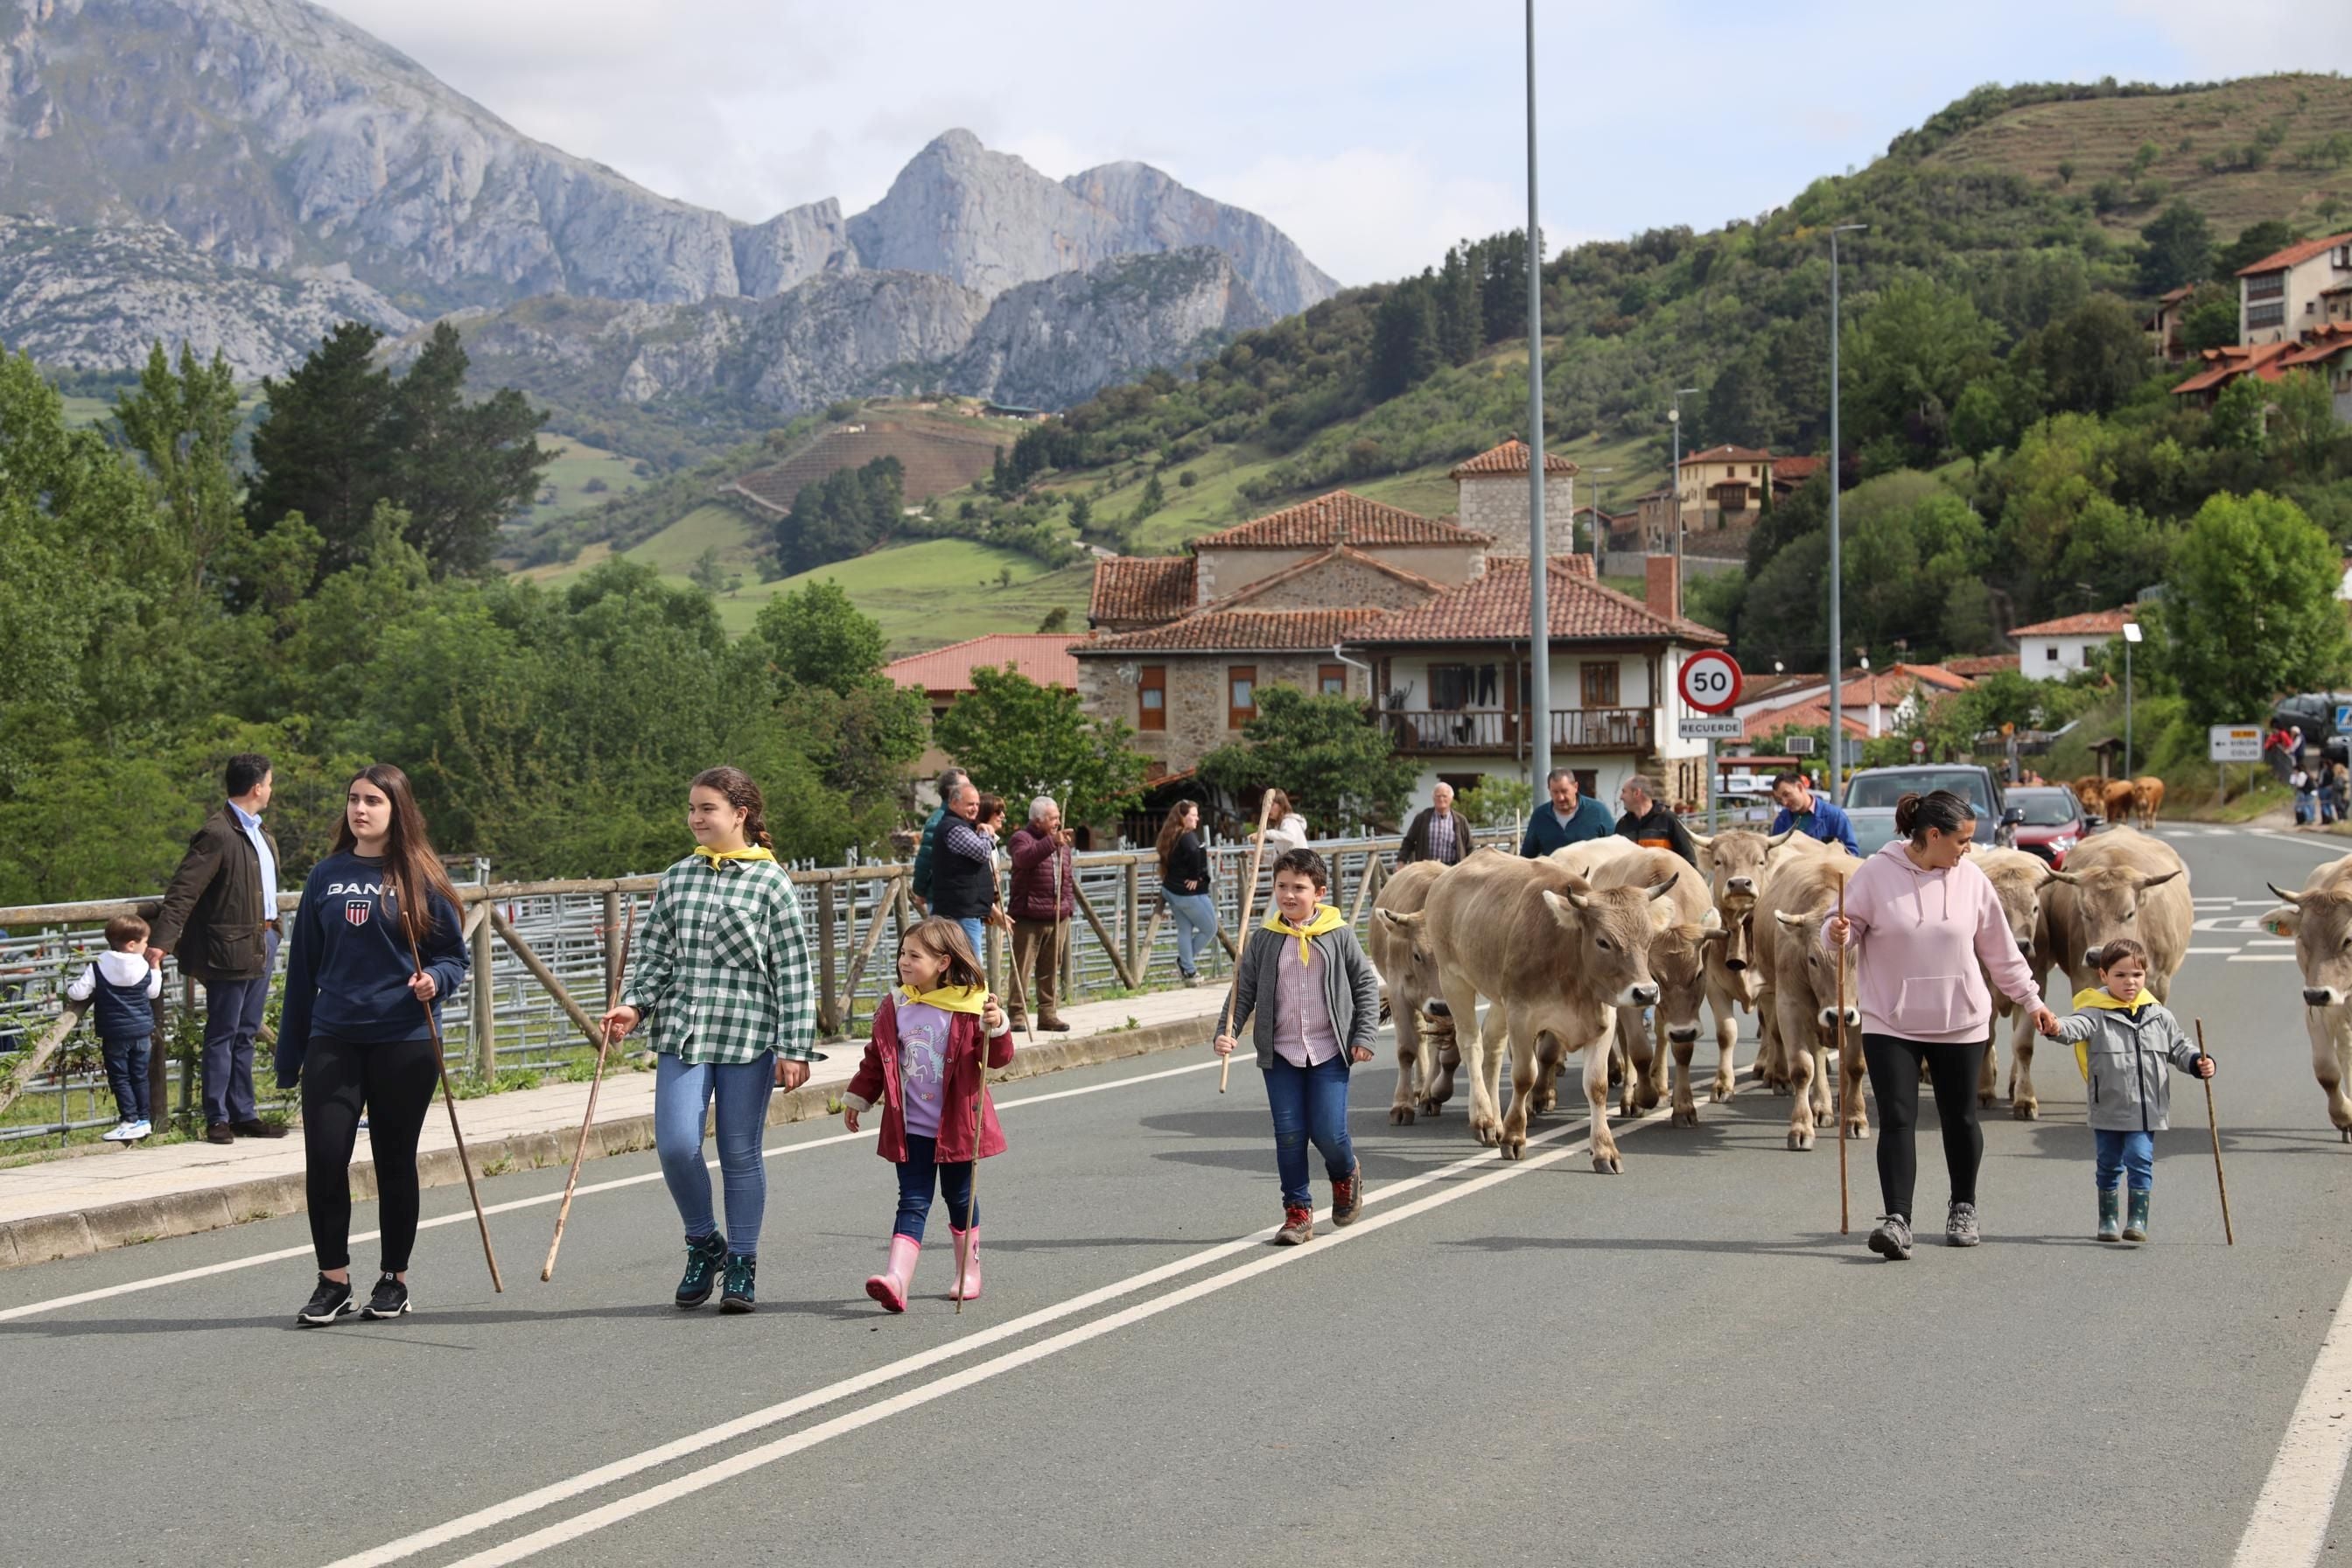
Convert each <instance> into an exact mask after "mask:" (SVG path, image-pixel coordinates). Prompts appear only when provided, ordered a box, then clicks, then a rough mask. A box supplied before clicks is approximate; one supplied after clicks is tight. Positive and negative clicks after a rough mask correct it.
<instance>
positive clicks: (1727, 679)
mask: <svg viewBox="0 0 2352 1568" xmlns="http://www.w3.org/2000/svg"><path fill="white" fill-rule="evenodd" d="M1681 685H1682V693H1683V700H1684V701H1685V702H1687V703H1689V704H1690V705H1691V706H1692V707H1693V708H1695V709H1696V710H1698V711H1699V712H1701V713H1722V712H1727V711H1728V710H1730V709H1731V708H1732V707H1733V706H1734V705H1735V704H1736V703H1738V700H1739V661H1738V660H1737V659H1735V658H1732V657H1731V656H1730V655H1729V654H1727V653H1725V652H1724V651H1723V650H1722V649H1720V648H1712V647H1711V648H1704V649H1701V650H1700V651H1699V652H1697V653H1695V654H1693V655H1691V656H1690V657H1689V658H1686V659H1685V660H1683V673H1682V681H1681Z"/></svg>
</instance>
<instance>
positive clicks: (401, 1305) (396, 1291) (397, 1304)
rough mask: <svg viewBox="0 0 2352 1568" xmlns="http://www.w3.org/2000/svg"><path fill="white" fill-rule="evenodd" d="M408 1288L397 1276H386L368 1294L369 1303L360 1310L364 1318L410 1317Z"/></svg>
mask: <svg viewBox="0 0 2352 1568" xmlns="http://www.w3.org/2000/svg"><path fill="white" fill-rule="evenodd" d="M408 1307H409V1301H408V1287H407V1286H406V1285H404V1284H403V1283H401V1279H400V1276H399V1275H397V1274H386V1275H385V1276H383V1278H382V1279H378V1280H377V1281H376V1282H375V1289H373V1290H372V1291H370V1292H369V1293H368V1303H367V1305H366V1306H364V1307H362V1308H361V1309H360V1316H362V1318H404V1317H406V1316H407V1315H408Z"/></svg>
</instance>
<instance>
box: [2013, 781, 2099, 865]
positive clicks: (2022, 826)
mask: <svg viewBox="0 0 2352 1568" xmlns="http://www.w3.org/2000/svg"><path fill="white" fill-rule="evenodd" d="M2009 805H2010V809H2011V810H2012V811H2019V812H2022V813H2023V814H2024V816H2022V818H2021V820H2020V821H2019V822H2018V825H2017V847H2019V848H2020V849H2022V850H2025V851H2026V852H2028V853H2029V854H2033V855H2039V856H2041V857H2042V858H2043V859H2044V860H2047V861H2049V862H2050V867H2051V869H2053V870H2055V871H2063V870H2064V869H2065V868H2066V851H2068V850H2069V849H2072V848H2074V846H2075V845H2076V844H2078V843H2080V842H2082V839H2083V837H2084V835H2085V834H2087V833H2088V832H2090V830H2091V826H2090V823H2089V822H2088V821H2087V820H2085V818H2084V814H2083V803H2082V802H2081V801H2079V800H2076V799H2075V798H2074V791H2073V790H2067V789H2050V788H2040V787H2035V788H2030V789H2013V790H2011V791H2010V792H2009Z"/></svg>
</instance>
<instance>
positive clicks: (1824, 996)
mask: <svg viewBox="0 0 2352 1568" xmlns="http://www.w3.org/2000/svg"><path fill="white" fill-rule="evenodd" d="M1861 868H1862V862H1861V861H1859V860H1857V859H1855V858H1853V856H1851V855H1849V854H1847V853H1846V852H1845V851H1844V850H1843V849H1839V848H1830V849H1829V851H1828V852H1827V853H1826V854H1822V855H1807V856H1803V857H1801V858H1796V859H1790V860H1783V861H1781V862H1780V864H1778V865H1776V866H1774V867H1773V868H1772V870H1771V873H1770V875H1769V876H1768V877H1766V878H1765V879H1764V891H1763V896H1762V898H1761V899H1760V900H1759V902H1758V905H1757V919H1756V955H1757V961H1758V963H1759V964H1760V965H1761V966H1762V968H1763V970H1764V997H1763V1001H1762V1004H1761V1007H1760V1011H1761V1015H1762V1032H1763V1036H1764V1044H1763V1047H1762V1050H1761V1052H1759V1058H1758V1060H1759V1072H1760V1071H1764V1070H1768V1069H1766V1068H1763V1067H1762V1066H1761V1065H1760V1064H1761V1063H1762V1062H1763V1060H1764V1058H1765V1057H1767V1056H1769V1057H1770V1058H1772V1061H1773V1063H1774V1067H1773V1068H1771V1069H1769V1070H1777V1071H1779V1072H1780V1073H1782V1074H1783V1075H1784V1076H1786V1077H1787V1079H1789V1084H1790V1092H1791V1099H1792V1100H1793V1103H1792V1105H1791V1106H1790V1111H1789V1147H1790V1148H1791V1149H1800V1150H1801V1149H1810V1148H1811V1147H1812V1146H1813V1131H1814V1128H1815V1126H1816V1125H1817V1124H1818V1123H1819V1122H1820V1121H1826V1120H1827V1119H1828V1118H1829V1115H1830V1090H1829V1052H1830V1045H1831V1040H1832V1031H1833V1030H1834V1029H1835V1027H1836V1026H1837V1024H1838V1018H1839V1014H1838V1006H1837V999H1838V994H1839V991H1840V985H1839V979H1838V977H1839V973H1840V971H1841V969H1843V973H1844V984H1843V992H1844V995H1845V1009H1844V1022H1845V1044H1846V1049H1845V1051H1844V1053H1843V1063H1842V1064H1841V1065H1842V1069H1843V1070H1842V1072H1841V1074H1840V1077H1841V1080H1842V1083H1843V1114H1844V1116H1845V1123H1846V1131H1848V1132H1850V1133H1852V1134H1853V1136H1854V1137H1857V1138H1866V1137H1868V1136H1869V1135H1870V1120H1869V1116H1868V1114H1867V1112H1866V1111H1865V1110H1864V1106H1863V1100H1862V1095H1861V1092H1860V1089H1861V1083H1862V1037H1861V1035H1860V1033H1859V1031H1860V1028H1861V1026H1862V1013H1861V1010H1860V1008H1859V1007H1858V1006H1857V1005H1856V1002H1857V997H1858V994H1859V991H1860V987H1859V985H1858V984H1856V976H1855V970H1854V950H1853V948H1846V949H1844V950H1843V952H1840V951H1838V950H1836V949H1833V948H1831V947H1830V946H1829V945H1828V944H1827V943H1826V942H1824V941H1823V940H1822V924H1823V922H1825V921H1827V920H1828V919H1829V918H1830V916H1832V914H1835V913H1836V912H1837V900H1838V890H1839V889H1841V888H1842V887H1843V886H1844V884H1845V880H1846V879H1847V878H1849V877H1851V876H1853V873H1854V872H1856V871H1858V870H1860V869H1861Z"/></svg>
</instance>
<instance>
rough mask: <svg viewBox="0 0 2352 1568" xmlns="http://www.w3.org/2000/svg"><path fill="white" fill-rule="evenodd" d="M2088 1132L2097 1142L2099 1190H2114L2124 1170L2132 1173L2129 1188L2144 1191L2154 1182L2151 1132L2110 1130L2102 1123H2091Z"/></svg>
mask: <svg viewBox="0 0 2352 1568" xmlns="http://www.w3.org/2000/svg"><path fill="white" fill-rule="evenodd" d="M2091 1136H2092V1137H2094V1138H2095V1139H2097V1140H2098V1144H2099V1169H2098V1173H2097V1178H2096V1179H2097V1181H2098V1184H2099V1191H2101V1192H2103V1193H2112V1192H2114V1191H2115V1190H2116V1186H2117V1185H2118V1184H2120V1183H2121V1182H2122V1180H2123V1176H2124V1173H2126V1171H2128V1172H2129V1173H2131V1184H2132V1191H2134V1192H2136V1193H2144V1192H2146V1191H2147V1190H2148V1188H2150V1187H2152V1186H2154V1185H2156V1139H2155V1137H2154V1136H2153V1135H2152V1134H2150V1133H2147V1132H2111V1131H2108V1130H2107V1129H2105V1128H2104V1127H2094V1128H2092V1129H2091Z"/></svg>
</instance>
